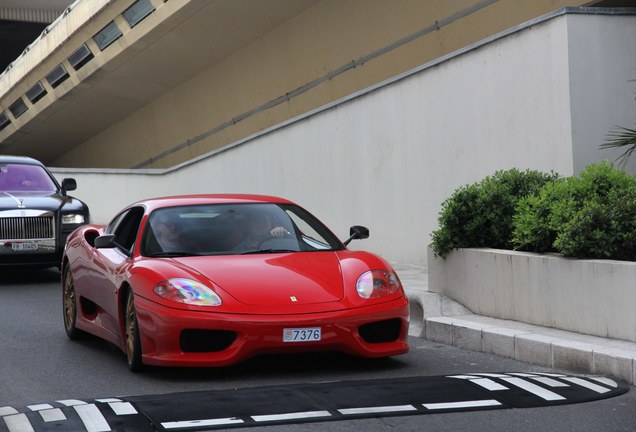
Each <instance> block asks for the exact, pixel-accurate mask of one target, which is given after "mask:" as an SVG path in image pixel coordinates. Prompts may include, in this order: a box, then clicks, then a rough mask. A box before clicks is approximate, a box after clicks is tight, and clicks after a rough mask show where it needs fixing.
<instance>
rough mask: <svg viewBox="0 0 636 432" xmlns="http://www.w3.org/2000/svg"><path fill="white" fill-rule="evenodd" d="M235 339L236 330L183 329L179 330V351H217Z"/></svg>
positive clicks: (226, 346)
mask: <svg viewBox="0 0 636 432" xmlns="http://www.w3.org/2000/svg"><path fill="white" fill-rule="evenodd" d="M235 340H236V332H233V331H229V330H198V329H190V330H184V331H183V332H181V341H180V342H181V351H183V352H184V353H188V352H190V353H192V352H219V351H223V350H224V349H226V348H228V347H229V346H230V345H232V343H233V342H234V341H235Z"/></svg>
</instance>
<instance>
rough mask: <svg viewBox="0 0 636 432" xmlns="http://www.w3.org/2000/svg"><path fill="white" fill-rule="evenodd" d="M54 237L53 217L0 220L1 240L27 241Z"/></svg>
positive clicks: (7, 218)
mask: <svg viewBox="0 0 636 432" xmlns="http://www.w3.org/2000/svg"><path fill="white" fill-rule="evenodd" d="M54 237H55V234H54V230H53V217H52V216H37V217H6V218H0V239H4V240H26V239H50V238H54Z"/></svg>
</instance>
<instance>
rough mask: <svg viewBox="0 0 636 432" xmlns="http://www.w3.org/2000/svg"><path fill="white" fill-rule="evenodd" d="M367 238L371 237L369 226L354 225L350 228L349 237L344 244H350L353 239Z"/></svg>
mask: <svg viewBox="0 0 636 432" xmlns="http://www.w3.org/2000/svg"><path fill="white" fill-rule="evenodd" d="M365 238H369V228H367V227H364V226H361V225H354V226H352V227H351V228H349V238H348V239H347V240H346V241H345V242H344V245H345V246H346V245H348V244H349V243H351V240H358V239H365Z"/></svg>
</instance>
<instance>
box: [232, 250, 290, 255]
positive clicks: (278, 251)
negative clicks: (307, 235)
mask: <svg viewBox="0 0 636 432" xmlns="http://www.w3.org/2000/svg"><path fill="white" fill-rule="evenodd" d="M284 252H300V251H297V250H293V249H258V250H254V251H247V252H241V253H240V255H253V254H268V253H284Z"/></svg>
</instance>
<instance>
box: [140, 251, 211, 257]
mask: <svg viewBox="0 0 636 432" xmlns="http://www.w3.org/2000/svg"><path fill="white" fill-rule="evenodd" d="M146 256H147V257H149V258H176V257H187V256H202V254H200V253H194V252H182V251H176V252H156V253H153V254H150V255H146Z"/></svg>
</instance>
